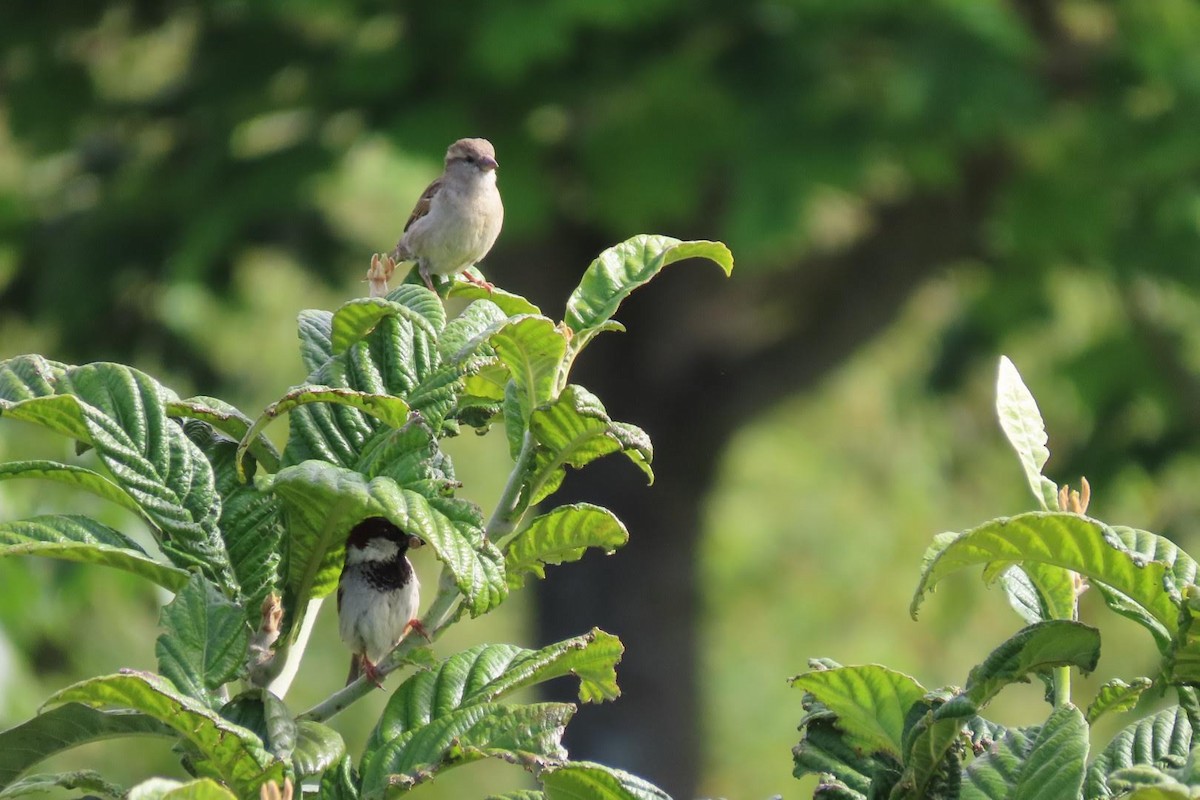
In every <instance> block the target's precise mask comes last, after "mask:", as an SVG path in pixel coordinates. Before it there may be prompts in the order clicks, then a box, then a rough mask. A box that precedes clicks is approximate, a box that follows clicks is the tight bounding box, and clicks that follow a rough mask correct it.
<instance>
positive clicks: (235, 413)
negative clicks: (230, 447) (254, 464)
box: [166, 396, 279, 472]
mask: <svg viewBox="0 0 1200 800" xmlns="http://www.w3.org/2000/svg"><path fill="white" fill-rule="evenodd" d="M166 409H167V414H168V415H170V416H172V417H184V418H187V419H194V420H198V421H200V422H205V423H207V424H209V425H211V426H212V427H213V428H214V429H216V430H218V431H220V432H221V433H223V434H225V435H226V436H228V437H229V438H230V439H232V440H233V441H234V442H239V441H241V440H242V439H243V438H245V436H246V433H247V432H248V431H249V430H250V426H251V425H253V424H254V423H253V421H252V420H251V419H250V418H249V417H248V416H246V415H245V414H243V413H242V412H241V410H239V409H238V408H236V407H235V406H232V405H230V404H229V403H226V402H225V401H224V400H219V399H217V398H215V397H203V396H200V397H189V398H188V399H187V400H171V401H168V402H167V403H166ZM247 452H249V453H250V455H251V456H253V457H254V459H255V460H256V461H258V463H260V464H262V465H263V467H264V468H265V469H266V470H267V472H277V471H278V470H279V451H278V450H276V449H275V445H273V444H271V440H270V439H268V438H267V437H266V436H264V435H262V434H259V435H258V436H256V437H255V438H254V439H253V440H252V441H251V442H250V444H249V448H248V450H247Z"/></svg>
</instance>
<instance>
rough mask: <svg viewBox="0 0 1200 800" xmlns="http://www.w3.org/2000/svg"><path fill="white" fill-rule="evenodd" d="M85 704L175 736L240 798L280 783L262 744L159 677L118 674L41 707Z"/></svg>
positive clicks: (278, 768) (279, 769) (276, 765)
mask: <svg viewBox="0 0 1200 800" xmlns="http://www.w3.org/2000/svg"><path fill="white" fill-rule="evenodd" d="M62 703H84V704H86V705H90V706H92V707H94V708H110V709H130V710H133V711H137V712H140V713H142V714H145V715H146V716H149V717H152V718H154V719H156V720H158V721H159V722H162V723H164V724H165V725H167V726H168V727H170V728H173V729H174V730H175V731H177V732H178V733H179V734H180V735H181V736H182V737H183V738H184V739H185V740H187V742H188V743H189V744H191V745H192V746H193V747H195V748H196V750H197V751H198V752H199V753H200V754H201V756H202V757H203V760H202V762H201V763H202V764H203V765H204V766H206V767H208V766H211V767H212V768H213V769H215V771H216V772H217V774H215V775H210V776H206V777H215V778H219V779H220V780H222V781H224V782H225V783H227V784H229V786H230V787H232V788H233V789H234V790H235V791H236V792H237V793H238V794H239V795H243V796H244V795H250V794H255V795H256V794H257V793H258V787H259V786H260V785H262V783H263V782H265V781H268V780H275V781H278V782H282V781H283V774H284V769H283V767H284V765H283V763H282V762H280V761H277V760H275V759H273V758H272V757H271V755H270V754H269V753H267V751H266V750H264V749H263V743H262V740H261V739H259V738H258V737H257V736H256V735H254V734H253V733H252V732H250V731H248V730H246V729H245V728H243V727H241V726H238V725H234V724H232V723H230V722H228V721H227V720H225V719H223V718H222V717H220V716H219V715H218V714H217V713H216V712H214V711H212V710H211V709H209V708H207V707H206V706H204V705H203V704H202V703H200V702H199V701H197V700H194V699H192V698H190V697H187V696H186V695H183V694H180V693H179V692H178V691H177V690H176V689H175V687H173V686H172V685H171V684H170V682H169V681H166V680H165V679H163V678H161V677H160V676H158V675H153V674H151V673H148V672H138V671H134V670H123V671H122V672H121V673H119V674H117V675H102V676H99V677H96V678H90V679H88V680H85V681H81V682H79V683H76V684H73V685H72V686H68V687H67V688H65V689H63V690H61V691H59V692H57V693H56V694H54V695H52V696H51V697H50V699H49V700H47V701H46V706H54V705H59V704H62Z"/></svg>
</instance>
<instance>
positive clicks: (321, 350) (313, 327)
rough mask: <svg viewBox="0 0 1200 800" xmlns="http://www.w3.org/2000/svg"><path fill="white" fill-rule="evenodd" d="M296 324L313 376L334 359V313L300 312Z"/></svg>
mask: <svg viewBox="0 0 1200 800" xmlns="http://www.w3.org/2000/svg"><path fill="white" fill-rule="evenodd" d="M296 322H297V328H298V333H299V335H300V360H301V361H302V362H303V363H304V367H305V369H307V370H308V372H309V374H312V373H314V372H316V371H317V370H318V369H320V368H321V367H322V366H324V365H325V362H326V361H328V360H329V359H331V358H333V312H332V311H326V310H324V309H315V308H309V309H305V310H304V311H301V312H300V314H299V317H298V319H297V320H296ZM236 438H238V439H241V438H242V437H240V436H238V437H236Z"/></svg>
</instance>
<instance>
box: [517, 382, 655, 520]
mask: <svg viewBox="0 0 1200 800" xmlns="http://www.w3.org/2000/svg"><path fill="white" fill-rule="evenodd" d="M529 430H530V432H531V433H532V435H533V437H534V441H535V442H536V443H537V449H536V450H535V451H534V463H533V468H532V470H531V473H530V477H529V479H528V482H527V485H528V487H529V503H530V504H534V503H539V502H541V501H542V500H544V499H545V498H546V497H548V496H550V495H551V494H552V493H553V492H554V491H555V490H556V489H558V487H559V486H560V485H561V484H562V481H563V477H564V476H565V474H566V468H567V467H572V468H575V469H579V468H580V467H583V466H585V465H587V464H590V463H591V462H592V461H595V460H596V459H597V458H600V457H601V456H605V455H608V454H609V453H624V454H625V456H627V457H628V458H629V460H630V461H632V462H633V463H634V464H635V465H636V466H637V467H638V468H640V469H641V470H642V472H644V473H645V474H646V477H647V478H648V479H649V480H650V481H651V482H653V481H654V471H653V470H652V469H651V468H650V462H651V461H652V460H653V457H654V450H653V448H652V446H651V444H650V437H648V436H646V434H645V432H644V431H642V430H641V429H640V428H637V427H635V426H633V425H625V424H622V423H618V422H613V421H612V420H611V419H609V417H608V413H607V412H606V411H605V410H604V406H603V404H601V402H600V400H599V398H597V397H596V396H595V395H594V394H592V393H591V392H589V391H588V390H587V389H584V388H583V387H581V386H573V385H572V386H568V387H566V388H565V389H563V391H562V393H561V394H560V395H559V396H558V398H557V399H556V400H554V401H552V402H550V403H548V404H546V405H544V406H541V407H540V408H537V409H535V410H534V412H533V414H532V415H530V418H529Z"/></svg>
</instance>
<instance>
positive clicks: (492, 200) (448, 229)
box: [392, 139, 504, 291]
mask: <svg viewBox="0 0 1200 800" xmlns="http://www.w3.org/2000/svg"><path fill="white" fill-rule="evenodd" d="M498 166H499V164H497V163H496V150H495V148H493V147H492V143H491V142H489V141H488V140H487V139H459V140H458V141H457V142H455V143H454V144H452V145H450V149H449V150H447V151H446V170H445V172H443V173H442V177H440V178H438V179H437V180H435V181H434V182H433V183H431V184H429V188H428V189H426V190H425V192H424V194H422V195H421V197H420V199H419V200H417V205H416V207H415V208H414V209H413V212H412V216H410V217H409V218H408V224H406V225H405V226H404V234H403V235H402V236H401V237H400V241H399V242H397V243H396V249H395V250H393V251H392V258H394V259H395V260H396V261H415V262H417V269H418V270H419V271H420V274H421V277H422V278H423V279H424V280H425V285H426V286H428V287H429V289H430V290H431V291H432V290H433V282H432V280H431V279H430V276H431V275H446V276H451V277H453V276H454V275H457V274H459V273H460V272H462V271H463V270H465V269H466V268H467V267H470V266H473V265H474V264H475V263H476V262H478V261H479V260H480V259H482V258H483V257H484V256H486V255H487V254H488V251H489V250H491V249H492V245H493V244H495V243H496V237H497V236H499V235H500V227H501V226H502V225H503V224H504V204H503V203H501V202H500V190H499V189H497V188H496V168H497V167H498ZM464 277H465V278H466V279H467V280H469V281H470V282H471V283H475V284H478V285H480V286H484V287H486V288H487V289H489V290H490V289H491V288H492V285H491V284H490V283H488V282H487V281H481V280H479V279H478V278H475V277H472V276H471V275H470V274H467V275H464Z"/></svg>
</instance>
